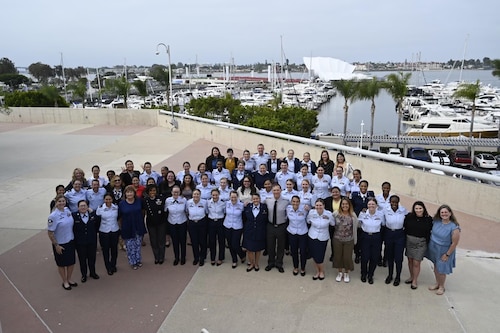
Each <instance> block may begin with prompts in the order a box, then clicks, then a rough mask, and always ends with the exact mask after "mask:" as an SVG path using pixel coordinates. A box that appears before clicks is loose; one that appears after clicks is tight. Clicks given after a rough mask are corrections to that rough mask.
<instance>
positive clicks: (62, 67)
mask: <svg viewBox="0 0 500 333" xmlns="http://www.w3.org/2000/svg"><path fill="white" fill-rule="evenodd" d="M61 70H62V77H63V85H64V99H65V100H66V102H67V101H68V92H67V91H66V75H65V74H64V60H63V53H62V52H61Z"/></svg>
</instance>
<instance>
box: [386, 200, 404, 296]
mask: <svg viewBox="0 0 500 333" xmlns="http://www.w3.org/2000/svg"><path fill="white" fill-rule="evenodd" d="M389 202H390V207H388V208H386V209H384V210H383V212H384V216H385V232H384V242H385V251H384V252H385V253H386V259H387V267H388V269H389V274H388V275H387V278H386V279H385V283H386V284H389V283H391V282H392V277H393V274H394V264H396V278H395V279H394V283H393V285H394V286H395V287H397V286H399V283H400V282H401V270H402V268H403V252H404V249H405V243H406V235H405V232H404V230H403V226H404V222H405V217H406V214H408V211H407V210H406V208H405V207H403V206H401V205H400V204H399V197H398V196H397V195H391V198H390V199H389Z"/></svg>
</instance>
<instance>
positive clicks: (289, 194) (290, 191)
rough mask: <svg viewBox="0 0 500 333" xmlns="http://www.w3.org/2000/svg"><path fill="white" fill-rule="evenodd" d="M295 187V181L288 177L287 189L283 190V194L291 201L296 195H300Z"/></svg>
mask: <svg viewBox="0 0 500 333" xmlns="http://www.w3.org/2000/svg"><path fill="white" fill-rule="evenodd" d="M294 187H295V182H294V181H293V180H291V179H288V180H287V181H286V189H285V190H284V191H282V192H281V196H282V197H283V198H285V199H287V200H288V201H289V202H290V203H291V200H292V197H293V196H294V195H298V194H299V192H297V191H296V190H294Z"/></svg>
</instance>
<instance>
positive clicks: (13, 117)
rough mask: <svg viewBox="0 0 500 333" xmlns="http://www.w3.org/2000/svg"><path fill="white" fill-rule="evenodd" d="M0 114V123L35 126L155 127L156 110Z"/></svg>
mask: <svg viewBox="0 0 500 333" xmlns="http://www.w3.org/2000/svg"><path fill="white" fill-rule="evenodd" d="M8 112H10V114H8V115H7V114H6V113H5V112H1V113H0V122H16V123H35V124H46V123H55V124H71V123H73V124H95V125H119V126H126V125H143V126H157V125H158V111H157V110H132V109H71V108H18V107H12V108H9V110H8Z"/></svg>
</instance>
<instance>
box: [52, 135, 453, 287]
mask: <svg viewBox="0 0 500 333" xmlns="http://www.w3.org/2000/svg"><path fill="white" fill-rule="evenodd" d="M142 169H143V171H142V172H140V171H138V170H135V168H134V163H133V162H132V161H130V160H128V161H126V162H125V167H123V168H122V172H121V173H119V174H116V173H115V172H114V171H113V170H109V171H108V172H107V173H106V176H107V177H103V176H101V175H100V169H99V166H97V165H95V166H93V167H92V176H91V177H89V178H88V179H86V178H85V173H84V171H83V170H82V169H80V168H76V169H75V170H74V172H73V175H72V179H71V181H70V183H69V184H68V185H67V186H66V187H65V186H63V185H59V186H57V188H56V197H55V199H54V200H53V201H52V202H51V204H50V209H51V213H50V216H49V219H48V234H49V238H50V240H51V242H52V247H53V252H54V256H55V259H56V263H57V266H58V269H59V273H60V275H61V278H62V281H63V284H62V286H63V288H64V289H66V290H71V288H74V287H76V286H77V285H78V284H77V283H76V282H75V281H74V280H73V279H72V272H73V267H74V264H75V261H76V255H75V252H76V254H77V255H78V259H79V264H80V272H81V274H82V277H81V282H82V283H84V282H86V280H87V278H88V277H91V278H93V279H99V275H98V274H97V273H96V269H95V261H96V250H97V238H99V244H100V246H101V248H102V253H103V258H104V264H105V267H106V270H107V273H108V274H109V275H113V274H114V273H116V271H117V269H116V262H117V252H118V247H119V243H120V238H121V239H123V243H124V244H122V245H121V247H122V248H123V249H125V250H126V252H127V258H128V263H129V265H130V266H131V267H132V268H133V269H134V270H137V269H139V268H140V267H142V265H143V263H142V255H141V247H142V246H143V245H144V244H145V243H144V235H145V234H146V233H148V234H149V240H150V244H151V248H152V252H153V255H154V260H155V264H159V265H161V264H163V263H164V262H165V247H169V246H170V244H172V246H173V252H174V260H173V265H174V266H176V265H178V264H181V265H184V264H186V252H187V245H188V244H190V245H191V248H192V253H193V262H192V263H193V265H199V266H203V265H205V262H206V261H208V260H209V261H210V264H211V265H213V266H215V265H217V266H220V265H221V264H222V263H223V262H224V260H225V254H226V247H228V248H229V253H230V257H231V265H232V268H236V267H237V266H238V263H239V262H240V261H241V263H247V265H246V271H247V272H251V271H259V270H260V258H261V255H267V265H266V266H265V270H266V271H270V270H272V269H273V268H276V269H277V270H278V271H279V272H281V273H284V271H285V270H284V265H283V258H284V255H285V253H286V254H288V253H289V254H290V255H291V257H292V262H293V270H292V273H293V275H299V274H300V275H301V276H305V275H306V264H307V261H308V259H311V258H312V261H313V263H314V274H313V276H312V279H313V280H323V279H325V264H324V261H325V254H326V250H327V246H328V242H329V241H330V249H331V254H332V255H331V256H330V261H332V262H333V267H334V268H336V270H337V276H336V278H335V280H336V281H337V282H341V281H344V282H346V283H347V282H349V281H350V279H351V276H350V273H351V271H352V270H354V264H355V263H360V266H361V267H360V271H361V276H360V278H361V281H362V282H367V281H368V283H369V284H373V283H374V272H375V270H376V268H377V266H387V268H388V275H387V278H386V279H385V283H386V284H390V283H392V284H393V285H394V286H398V285H399V284H400V282H401V274H402V266H403V255H404V252H405V250H406V256H407V257H408V268H409V273H410V277H409V278H408V279H406V280H405V281H404V282H405V283H407V284H410V286H411V288H412V289H417V287H418V276H419V273H420V263H421V261H422V260H423V258H424V257H427V258H429V259H430V260H432V261H433V263H434V273H435V277H436V284H435V285H433V286H431V287H429V289H430V290H434V291H435V292H436V294H438V295H442V294H443V293H444V291H445V287H444V283H445V278H446V275H447V274H450V273H451V272H452V269H453V267H455V249H456V246H457V244H458V241H459V237H460V236H459V235H460V233H459V231H460V228H459V226H458V223H457V221H456V218H455V216H454V214H453V212H452V210H451V208H450V207H449V206H447V205H443V206H441V207H439V209H438V211H437V213H436V214H435V215H434V216H433V217H431V216H430V215H429V213H428V212H427V209H426V207H425V205H424V204H423V202H420V201H417V202H415V203H414V204H413V207H412V210H411V212H408V211H407V210H406V209H405V208H404V207H403V206H402V205H400V199H399V197H398V196H397V195H394V194H392V193H391V185H390V183H389V182H384V183H383V184H382V192H381V193H380V194H378V195H375V194H374V192H373V191H371V190H369V189H368V187H369V183H368V181H367V180H365V179H363V178H362V174H361V170H359V169H354V168H353V166H352V165H351V164H350V163H348V162H347V161H346V159H345V156H344V154H343V153H341V152H339V153H338V154H337V157H336V160H335V161H333V160H331V159H330V156H329V152H328V151H327V150H323V151H322V152H321V156H320V159H319V161H318V163H315V162H314V161H313V160H312V159H311V157H310V154H309V153H307V152H306V153H304V154H303V158H302V160H300V159H298V158H297V157H295V153H294V151H293V150H292V149H290V150H288V152H287V156H286V157H283V158H281V159H280V158H278V157H277V152H276V150H271V151H270V152H269V154H268V153H266V152H265V149H264V145H262V144H259V145H258V146H257V152H256V153H255V154H253V155H252V154H251V153H250V151H248V150H245V151H244V152H243V156H242V157H241V158H237V157H234V152H233V150H232V149H231V148H229V149H228V150H227V157H225V156H223V155H222V154H221V152H220V150H219V149H218V148H217V147H213V148H212V150H211V153H210V155H209V156H208V157H207V158H206V159H205V161H204V162H202V163H199V164H198V166H197V171H193V170H191V164H190V163H189V162H184V163H183V170H181V171H179V172H177V173H175V172H174V171H172V170H169V168H168V167H166V166H164V167H162V168H161V170H160V173H157V172H156V171H154V170H152V165H151V163H149V162H146V163H144V165H142ZM188 238H189V239H188ZM383 244H385V246H383ZM382 248H384V249H383V250H382ZM263 252H264V253H263ZM208 253H210V258H208ZM353 258H354V260H353ZM394 268H395V271H394ZM87 274H89V275H87Z"/></svg>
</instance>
